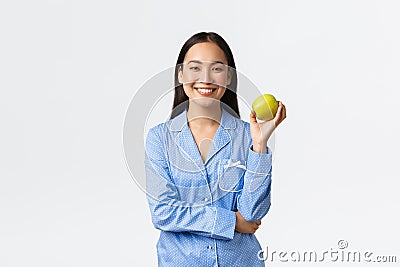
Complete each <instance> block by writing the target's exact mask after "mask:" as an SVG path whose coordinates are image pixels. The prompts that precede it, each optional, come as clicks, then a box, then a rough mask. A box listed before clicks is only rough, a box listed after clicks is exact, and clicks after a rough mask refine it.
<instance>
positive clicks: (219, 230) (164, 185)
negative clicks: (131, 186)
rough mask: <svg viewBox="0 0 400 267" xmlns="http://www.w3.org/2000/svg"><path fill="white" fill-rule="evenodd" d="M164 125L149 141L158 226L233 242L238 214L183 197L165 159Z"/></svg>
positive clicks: (149, 182) (151, 199)
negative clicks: (181, 197) (193, 202)
mask: <svg viewBox="0 0 400 267" xmlns="http://www.w3.org/2000/svg"><path fill="white" fill-rule="evenodd" d="M161 133H162V130H161V128H160V126H157V127H155V128H152V129H150V131H149V133H148V136H147V139H146V155H145V169H146V193H147V200H148V203H149V207H150V212H151V217H152V222H153V224H154V227H155V228H157V229H159V230H163V231H172V232H191V233H194V234H198V235H202V236H207V237H212V238H217V239H225V240H229V239H232V238H233V235H234V230H235V223H236V215H235V212H233V211H231V210H227V209H223V208H220V207H215V206H209V205H205V204H203V205H196V206H193V205H190V204H189V203H185V201H182V200H181V199H180V197H179V191H178V190H177V187H176V185H175V184H174V182H173V180H172V178H171V175H170V172H169V168H168V162H167V160H166V157H165V151H164V146H163V142H162V140H163V138H162V134H161Z"/></svg>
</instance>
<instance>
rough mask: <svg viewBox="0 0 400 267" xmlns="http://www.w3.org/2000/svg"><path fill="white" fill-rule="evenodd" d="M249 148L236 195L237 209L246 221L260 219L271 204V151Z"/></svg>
mask: <svg viewBox="0 0 400 267" xmlns="http://www.w3.org/2000/svg"><path fill="white" fill-rule="evenodd" d="M252 149H253V146H252V147H250V148H249V154H248V158H247V166H246V169H247V170H246V173H245V175H244V185H243V190H242V191H241V192H240V194H239V196H238V202H237V203H238V204H237V208H238V211H239V212H240V213H241V214H242V216H243V218H245V220H246V221H248V222H256V221H259V220H261V219H262V218H263V217H264V216H265V215H266V214H267V213H268V211H269V208H270V206H271V172H272V153H271V150H270V149H269V148H268V147H267V148H266V152H267V153H265V154H263V153H256V152H254V151H253V150H252Z"/></svg>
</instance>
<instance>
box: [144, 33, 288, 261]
mask: <svg viewBox="0 0 400 267" xmlns="http://www.w3.org/2000/svg"><path fill="white" fill-rule="evenodd" d="M235 67H236V66H235V62H234V59H233V55H232V52H231V50H230V48H229V46H228V44H227V43H226V42H225V40H224V39H223V38H222V37H221V36H219V35H218V34H216V33H206V32H201V33H198V34H195V35H193V36H192V37H191V38H189V40H188V41H186V43H185V44H184V45H183V47H182V49H181V52H180V54H179V57H178V61H177V64H176V68H175V83H176V87H175V97H174V103H173V109H172V112H171V117H170V119H169V120H168V121H166V122H164V123H161V124H159V125H157V126H155V127H153V128H151V129H150V130H149V133H148V135H147V138H146V155H145V156H146V158H145V167H146V193H147V200H148V203H149V207H150V212H151V216H152V222H153V224H154V226H155V228H157V229H159V230H161V233H160V238H159V241H158V243H157V253H158V265H159V266H264V263H263V262H262V261H260V260H259V259H258V255H257V253H258V251H260V250H261V246H260V244H259V242H258V240H257V238H256V237H255V235H254V233H255V232H256V230H257V229H258V228H259V226H260V224H261V219H262V218H263V217H264V216H265V215H266V214H267V212H268V210H269V208H270V205H271V202H270V192H271V172H272V164H271V163H272V153H271V150H270V149H269V147H268V146H267V141H268V138H269V136H271V133H272V132H273V131H274V129H275V128H276V127H277V126H278V125H279V124H280V123H281V122H282V121H283V120H284V119H285V117H286V109H285V106H284V105H283V104H282V103H281V102H279V108H278V111H277V115H276V116H275V118H274V119H273V120H271V121H268V122H263V123H258V122H257V119H256V117H255V114H254V112H251V114H250V123H247V122H245V121H243V120H241V119H240V116H239V109H238V103H237V95H236V86H237V74H236V70H235Z"/></svg>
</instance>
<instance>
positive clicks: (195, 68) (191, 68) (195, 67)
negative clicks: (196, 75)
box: [189, 66, 200, 70]
mask: <svg viewBox="0 0 400 267" xmlns="http://www.w3.org/2000/svg"><path fill="white" fill-rule="evenodd" d="M189 69H190V70H200V68H199V67H197V66H193V67H190V68H189Z"/></svg>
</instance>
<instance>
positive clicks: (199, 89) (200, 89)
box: [194, 87, 217, 96]
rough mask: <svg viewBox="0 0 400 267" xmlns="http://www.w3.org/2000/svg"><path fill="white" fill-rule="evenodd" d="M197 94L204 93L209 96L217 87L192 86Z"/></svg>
mask: <svg viewBox="0 0 400 267" xmlns="http://www.w3.org/2000/svg"><path fill="white" fill-rule="evenodd" d="M194 89H195V90H196V91H197V92H198V93H199V94H201V95H204V96H209V95H211V94H212V93H213V92H214V91H215V90H217V88H205V87H204V88H203V87H195V88H194Z"/></svg>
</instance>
